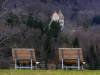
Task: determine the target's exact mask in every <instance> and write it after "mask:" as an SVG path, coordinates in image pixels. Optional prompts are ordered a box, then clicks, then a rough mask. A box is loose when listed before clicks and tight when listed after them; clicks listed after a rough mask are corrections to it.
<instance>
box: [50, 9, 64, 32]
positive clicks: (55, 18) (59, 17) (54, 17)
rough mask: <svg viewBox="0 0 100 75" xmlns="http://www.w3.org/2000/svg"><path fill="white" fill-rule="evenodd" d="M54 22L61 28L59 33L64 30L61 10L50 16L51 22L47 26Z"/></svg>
mask: <svg viewBox="0 0 100 75" xmlns="http://www.w3.org/2000/svg"><path fill="white" fill-rule="evenodd" d="M53 21H55V22H59V24H60V26H61V31H62V30H63V29H64V15H63V14H62V12H61V10H59V12H57V11H55V12H54V13H53V14H52V16H51V22H50V24H49V25H51V23H52V22H53Z"/></svg>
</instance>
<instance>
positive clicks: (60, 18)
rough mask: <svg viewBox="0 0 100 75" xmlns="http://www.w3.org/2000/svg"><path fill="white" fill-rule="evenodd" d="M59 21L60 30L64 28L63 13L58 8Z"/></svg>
mask: <svg viewBox="0 0 100 75" xmlns="http://www.w3.org/2000/svg"><path fill="white" fill-rule="evenodd" d="M58 15H59V23H60V26H61V31H62V30H63V29H64V15H63V14H62V12H61V10H59V13H58Z"/></svg>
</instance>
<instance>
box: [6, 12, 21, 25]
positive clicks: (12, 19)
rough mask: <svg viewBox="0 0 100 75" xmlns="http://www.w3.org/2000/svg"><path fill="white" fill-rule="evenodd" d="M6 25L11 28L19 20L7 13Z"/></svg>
mask: <svg viewBox="0 0 100 75" xmlns="http://www.w3.org/2000/svg"><path fill="white" fill-rule="evenodd" d="M6 23H7V25H9V26H11V27H13V26H16V25H18V24H19V18H18V16H17V15H15V14H13V13H12V12H10V13H8V16H7V17H6Z"/></svg>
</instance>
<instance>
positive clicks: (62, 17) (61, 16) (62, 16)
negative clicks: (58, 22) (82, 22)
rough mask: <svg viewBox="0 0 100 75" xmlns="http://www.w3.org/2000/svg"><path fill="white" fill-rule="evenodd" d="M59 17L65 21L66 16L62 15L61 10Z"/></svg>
mask: <svg viewBox="0 0 100 75" xmlns="http://www.w3.org/2000/svg"><path fill="white" fill-rule="evenodd" d="M58 15H59V19H64V15H63V14H62V12H61V10H59V13H58Z"/></svg>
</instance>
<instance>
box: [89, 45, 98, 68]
mask: <svg viewBox="0 0 100 75" xmlns="http://www.w3.org/2000/svg"><path fill="white" fill-rule="evenodd" d="M89 56H90V58H89V59H90V60H91V61H90V62H89V64H90V65H89V66H90V69H96V68H97V63H98V61H97V53H96V48H95V46H94V45H90V54H89Z"/></svg>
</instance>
